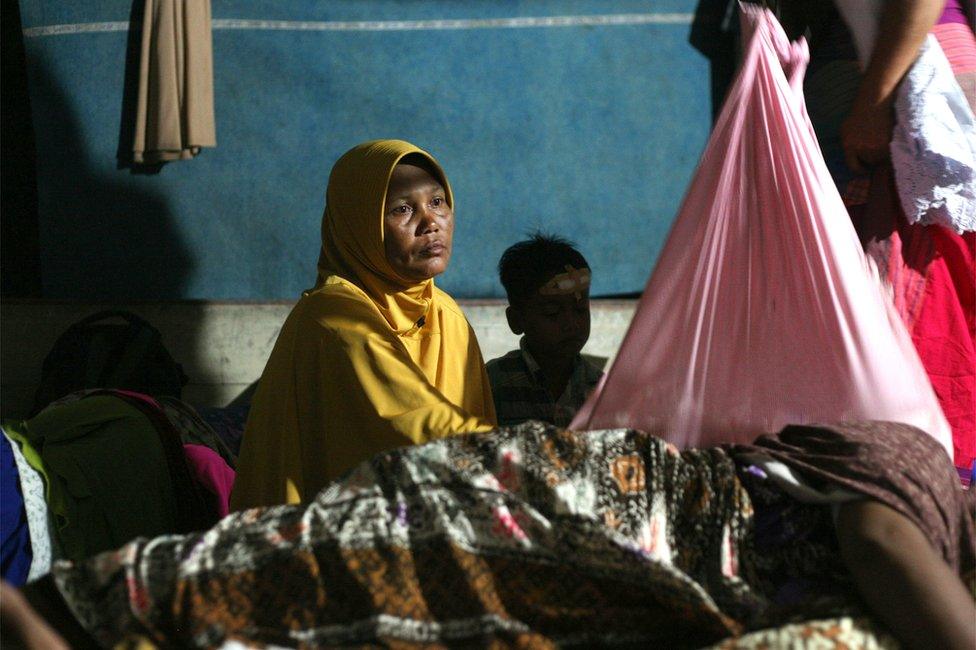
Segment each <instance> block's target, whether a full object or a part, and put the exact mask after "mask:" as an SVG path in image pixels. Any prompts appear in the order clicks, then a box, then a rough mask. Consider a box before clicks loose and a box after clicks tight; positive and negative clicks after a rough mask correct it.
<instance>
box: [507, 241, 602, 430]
mask: <svg viewBox="0 0 976 650" xmlns="http://www.w3.org/2000/svg"><path fill="white" fill-rule="evenodd" d="M498 274H499V275H500V276H501V282H502V286H504V287H505V293H506V294H508V308H507V309H506V310H505V316H506V317H507V318H508V326H509V327H511V328H512V332H514V333H515V334H521V335H522V339H521V341H520V342H519V349H518V350H512V351H511V352H509V353H508V354H506V355H505V356H503V357H499V358H497V359H493V360H491V361H489V362H488V379H489V380H490V381H491V391H492V394H493V395H494V399H495V411H496V412H497V415H498V424H499V425H500V426H509V425H513V424H518V423H520V422H525V421H526V420H542V421H543V422H550V423H552V424H555V425H556V426H560V427H565V426H568V425H569V423H570V421H571V420H572V419H573V416H574V415H575V414H576V411H577V410H579V408H580V406H582V405H583V402H584V401H585V400H586V398H587V396H588V395H589V394H590V392H591V391H592V390H593V389H594V388H595V387H596V384H597V382H599V381H600V378H601V377H602V375H603V372H602V371H601V370H600V369H599V368H597V367H596V366H594V365H593V364H591V363H590V362H589V361H587V360H586V359H584V358H583V357H582V356H581V355H580V350H582V349H583V346H584V345H585V344H586V340H587V339H588V338H589V336H590V302H589V297H590V267H589V265H588V264H587V263H586V260H585V259H584V258H583V256H582V255H581V254H580V253H579V251H577V250H576V249H575V248H573V245H572V244H571V243H570V242H568V241H566V240H565V239H561V238H559V237H556V236H552V235H544V234H542V233H536V234H535V235H533V236H532V237H531V238H530V239H528V240H526V241H521V242H518V243H517V244H515V245H513V246H511V247H510V248H508V250H506V251H505V252H504V253H503V254H502V258H501V261H499V262H498Z"/></svg>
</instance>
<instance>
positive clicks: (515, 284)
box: [498, 232, 590, 304]
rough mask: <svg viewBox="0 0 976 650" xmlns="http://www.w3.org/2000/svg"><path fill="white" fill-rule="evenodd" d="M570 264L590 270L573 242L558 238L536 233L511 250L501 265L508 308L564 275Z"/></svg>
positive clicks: (502, 259)
mask: <svg viewBox="0 0 976 650" xmlns="http://www.w3.org/2000/svg"><path fill="white" fill-rule="evenodd" d="M567 264H568V265H570V266H572V267H573V268H576V269H588V268H590V265H589V264H587V263H586V259H585V258H584V257H583V255H582V254H580V252H579V251H578V250H576V249H575V248H574V244H573V243H572V242H571V241H568V240H566V239H563V238H562V237H558V236H556V235H550V234H546V233H543V232H534V233H532V235H531V236H530V237H529V239H527V240H525V241H520V242H518V243H517V244H513V245H511V246H509V247H508V248H507V249H506V250H505V252H504V253H502V258H501V260H499V261H498V275H499V277H500V278H501V281H502V286H503V287H505V293H506V294H507V295H508V302H509V304H512V303H516V302H519V301H522V300H525V299H526V298H528V297H529V296H531V295H532V294H533V293H534V292H535V291H537V290H538V289H539V287H541V286H542V285H544V284H545V283H546V282H548V281H549V280H551V279H552V278H553V276H555V275H558V274H560V273H565V272H566V265H567Z"/></svg>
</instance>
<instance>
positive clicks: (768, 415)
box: [571, 5, 952, 456]
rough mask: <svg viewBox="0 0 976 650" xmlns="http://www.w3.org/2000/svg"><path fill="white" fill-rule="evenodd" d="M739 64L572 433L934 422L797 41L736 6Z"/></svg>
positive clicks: (708, 433) (936, 427)
mask: <svg viewBox="0 0 976 650" xmlns="http://www.w3.org/2000/svg"><path fill="white" fill-rule="evenodd" d="M742 11H743V34H744V36H745V37H746V40H745V42H746V43H748V47H747V50H746V54H745V57H744V61H743V65H742V68H741V70H740V71H739V74H738V77H737V79H736V81H735V83H734V84H733V87H732V89H731V90H730V92H729V96H728V97H727V99H726V102H725V106H724V107H723V110H722V113H721V115H720V117H719V120H718V122H717V123H716V126H715V129H714V131H713V133H712V136H711V139H710V140H709V142H708V145H707V147H706V150H705V153H704V155H703V157H702V160H701V163H700V164H699V168H698V170H697V171H696V173H695V176H694V178H693V179H692V182H691V186H690V188H689V190H688V194H687V196H686V197H685V199H684V202H683V204H682V207H681V210H680V212H679V213H678V216H677V218H676V219H675V222H674V224H673V226H672V229H671V233H670V235H669V237H668V240H667V242H666V243H665V246H664V249H663V250H662V252H661V254H660V256H659V258H658V263H657V266H656V267H655V269H654V272H653V273H652V275H651V278H650V281H649V282H648V284H647V287H646V289H645V291H644V294H643V297H642V299H641V301H640V303H639V304H638V307H637V310H636V313H635V316H634V320H633V322H632V323H631V325H630V329H629V330H628V332H627V335H626V336H625V338H624V341H623V343H622V346H621V349H620V351H619V353H618V355H617V357H616V359H615V361H614V363H613V365H612V367H611V369H610V371H609V373H607V375H606V377H605V378H604V381H603V383H602V384H601V385H600V386H599V387H598V388H597V390H596V391H595V392H594V394H593V395H592V396H591V397H590V399H589V400H588V401H587V403H586V404H584V406H583V408H582V410H581V411H580V413H579V414H577V416H576V418H575V420H574V421H573V423H572V425H571V426H572V428H575V429H593V428H607V427H634V428H639V429H644V430H647V431H651V432H653V433H656V434H658V435H661V436H662V437H664V438H665V439H667V440H669V441H671V442H673V443H675V444H676V445H678V446H679V447H701V446H708V445H713V444H718V443H725V442H746V441H750V440H751V439H753V438H754V437H755V436H756V435H757V434H759V433H762V432H769V431H776V430H778V429H780V428H781V427H782V426H784V425H786V424H790V423H809V422H823V421H849V420H863V419H873V420H893V421H899V422H906V423H909V424H913V425H915V426H917V427H919V428H921V429H923V430H925V431H927V432H928V433H929V434H931V435H932V436H933V437H935V438H936V439H937V440H938V441H939V442H940V443H941V444H942V445H943V446H944V447H945V448H946V449H947V451H948V452H949V454H950V456H951V453H952V452H951V449H952V448H951V436H950V430H949V426H948V424H947V423H946V420H945V417H944V416H943V414H942V411H941V409H940V407H939V404H938V402H937V400H936V397H935V394H934V392H933V390H932V387H931V384H930V383H929V380H928V378H927V376H926V374H925V371H924V370H923V368H922V365H921V362H920V361H919V358H918V355H917V354H916V352H915V350H914V348H913V346H912V343H911V340H910V338H909V336H908V334H907V332H906V331H905V328H904V325H903V324H902V323H901V321H900V320H899V318H898V315H897V313H896V312H895V310H894V308H893V306H892V304H891V301H890V299H889V298H888V297H886V296H885V295H884V293H883V290H882V288H881V283H880V281H879V280H878V278H877V274H876V273H872V269H871V267H869V265H868V262H867V260H866V258H865V256H864V254H863V252H862V250H861V246H860V243H859V242H858V239H857V236H856V234H855V232H854V228H853V226H852V225H851V222H850V219H849V217H848V215H847V211H846V209H845V207H844V204H843V202H842V200H841V198H840V195H839V194H838V193H837V189H836V187H835V186H834V183H833V181H832V180H831V178H830V174H829V172H828V171H827V167H826V164H825V163H824V160H823V156H822V154H821V152H820V149H819V146H818V144H817V141H816V139H815V137H814V134H813V129H812V126H811V125H810V120H809V118H808V116H807V114H806V110H805V108H804V103H803V96H802V81H803V74H804V72H805V69H806V64H807V61H808V59H809V51H808V48H807V45H806V42H805V41H803V40H802V39H801V40H800V41H797V42H795V43H790V42H789V40H788V39H787V37H786V34H785V33H784V32H783V30H782V28H781V27H780V25H779V23H777V22H776V20H775V18H774V17H773V16H772V14H770V13H769V12H768V11H766V10H762V9H758V8H755V7H751V6H748V5H744V6H743V8H742Z"/></svg>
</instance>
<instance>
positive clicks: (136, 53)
mask: <svg viewBox="0 0 976 650" xmlns="http://www.w3.org/2000/svg"><path fill="white" fill-rule="evenodd" d="M145 8H146V3H145V0H134V2H133V3H132V7H131V8H130V10H129V35H128V39H127V40H126V46H125V81H124V86H123V90H122V110H121V111H120V115H121V119H120V121H119V148H118V152H117V153H116V162H117V169H128V170H129V171H130V172H131V173H133V174H148V175H152V174H158V173H159V172H160V170H161V169H162V168H163V165H164V164H165V163H154V164H145V163H137V162H135V160H133V155H132V144H133V139H134V138H135V123H136V109H137V107H138V105H139V66H140V63H141V57H142V23H143V17H144V16H145V15H146V9H145Z"/></svg>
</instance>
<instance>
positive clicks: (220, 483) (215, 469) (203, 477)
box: [183, 445, 236, 518]
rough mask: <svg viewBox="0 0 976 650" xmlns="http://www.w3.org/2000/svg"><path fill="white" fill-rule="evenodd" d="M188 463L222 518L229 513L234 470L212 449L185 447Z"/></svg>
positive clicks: (195, 446)
mask: <svg viewBox="0 0 976 650" xmlns="http://www.w3.org/2000/svg"><path fill="white" fill-rule="evenodd" d="M183 453H184V454H186V463H187V465H189V467H190V471H191V472H192V473H193V478H195V479H196V481H197V483H199V484H200V485H201V486H202V487H203V488H204V489H205V490H206V491H207V493H208V494H209V495H210V496H211V497H212V499H211V504H212V505H213V508H214V511H215V512H216V513H217V514H218V515H219V516H220V517H221V518H223V517H226V516H227V513H228V512H229V509H230V508H229V505H230V491H231V488H233V487H234V477H235V476H236V474H235V473H234V470H232V469H231V468H230V467H228V466H227V463H225V462H224V459H223V458H221V457H220V455H219V454H218V453H217V452H215V451H214V450H213V449H211V448H210V447H205V446H204V445H183Z"/></svg>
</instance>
